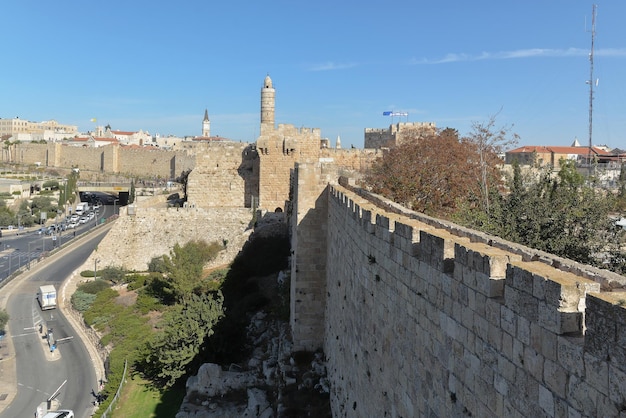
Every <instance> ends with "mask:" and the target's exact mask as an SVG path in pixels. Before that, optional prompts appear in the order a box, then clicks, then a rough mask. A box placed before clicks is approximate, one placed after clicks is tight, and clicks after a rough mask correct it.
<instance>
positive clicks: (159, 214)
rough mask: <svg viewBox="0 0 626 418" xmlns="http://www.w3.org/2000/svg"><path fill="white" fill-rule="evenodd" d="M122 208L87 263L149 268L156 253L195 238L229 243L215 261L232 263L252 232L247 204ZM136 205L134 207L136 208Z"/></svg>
mask: <svg viewBox="0 0 626 418" xmlns="http://www.w3.org/2000/svg"><path fill="white" fill-rule="evenodd" d="M129 208H130V207H124V208H120V217H119V219H117V221H115V225H114V226H113V227H112V228H111V231H110V232H109V233H108V234H107V235H106V237H104V239H103V240H102V241H101V242H100V244H98V247H97V249H96V251H94V252H93V253H92V255H91V256H90V258H89V260H87V262H86V263H85V266H86V268H93V266H94V259H97V260H99V261H98V266H99V268H104V267H109V266H112V267H122V268H124V269H126V270H129V271H133V270H134V271H146V270H147V267H148V263H149V262H150V261H151V260H152V258H154V257H159V256H162V255H164V254H169V253H170V251H171V249H172V248H174V245H176V244H179V245H184V244H186V243H187V242H189V241H193V240H204V241H206V242H218V243H219V244H224V243H225V244H226V248H225V251H222V253H220V254H219V256H218V258H217V259H216V260H214V261H213V262H212V263H211V266H215V267H217V266H220V265H225V264H228V263H230V262H231V261H232V260H233V259H234V258H235V256H236V255H237V253H238V252H239V250H241V248H242V247H243V244H244V243H245V242H246V240H247V238H248V235H249V234H250V232H251V229H250V223H251V221H252V215H253V214H252V212H251V211H250V209H245V208H210V209H201V208H196V207H186V208H167V209H166V208H145V207H141V206H139V207H135V208H134V209H135V215H128V213H129ZM132 210H133V209H130V212H132Z"/></svg>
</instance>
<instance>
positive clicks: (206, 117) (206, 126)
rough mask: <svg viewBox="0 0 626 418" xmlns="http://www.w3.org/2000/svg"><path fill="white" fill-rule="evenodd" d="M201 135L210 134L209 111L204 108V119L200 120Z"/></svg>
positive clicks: (206, 135) (207, 136)
mask: <svg viewBox="0 0 626 418" xmlns="http://www.w3.org/2000/svg"><path fill="white" fill-rule="evenodd" d="M202 136H203V137H205V138H209V137H210V136H211V121H210V120H209V111H208V110H206V109H204V119H203V120H202Z"/></svg>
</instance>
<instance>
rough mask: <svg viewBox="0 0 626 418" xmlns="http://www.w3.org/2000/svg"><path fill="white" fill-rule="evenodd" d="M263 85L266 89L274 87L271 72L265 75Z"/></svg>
mask: <svg viewBox="0 0 626 418" xmlns="http://www.w3.org/2000/svg"><path fill="white" fill-rule="evenodd" d="M263 87H264V88H266V89H271V88H272V79H271V78H270V75H269V74H268V75H267V76H265V81H263Z"/></svg>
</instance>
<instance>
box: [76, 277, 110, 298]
mask: <svg viewBox="0 0 626 418" xmlns="http://www.w3.org/2000/svg"><path fill="white" fill-rule="evenodd" d="M91 275H92V276H93V272H92V274H91ZM109 287H111V285H110V284H109V283H108V282H107V281H105V280H102V279H96V280H91V281H88V282H85V283H81V284H80V285H78V290H79V291H81V292H84V293H90V294H92V295H95V294H97V293H98V292H100V291H102V290H104V289H108V288H109Z"/></svg>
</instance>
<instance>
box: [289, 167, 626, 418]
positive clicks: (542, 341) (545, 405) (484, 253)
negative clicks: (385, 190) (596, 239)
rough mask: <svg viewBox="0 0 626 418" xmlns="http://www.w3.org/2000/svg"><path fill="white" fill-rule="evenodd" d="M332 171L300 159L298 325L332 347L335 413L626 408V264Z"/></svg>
mask: <svg viewBox="0 0 626 418" xmlns="http://www.w3.org/2000/svg"><path fill="white" fill-rule="evenodd" d="M323 177H324V176H323V173H322V172H321V167H320V166H319V165H313V164H311V165H299V166H298V167H297V168H296V173H295V179H296V180H297V189H298V190H296V191H294V196H295V198H294V201H293V208H292V214H293V216H292V218H293V227H294V228H295V229H294V237H295V238H294V239H293V243H294V244H295V245H294V248H293V249H294V257H293V258H292V263H293V265H292V279H291V280H292V282H291V283H292V299H293V300H292V330H293V338H294V345H295V348H296V349H316V348H320V347H323V349H324V351H325V354H326V356H327V367H328V376H329V380H330V383H331V387H332V390H331V405H332V410H333V416H335V417H361V416H380V417H383V416H389V417H394V416H395V417H415V416H440V417H451V416H455V417H462V416H468V417H469V416H473V417H490V416H494V417H495V416H506V417H528V416H548V417H581V416H623V415H624V414H625V413H626V361H625V360H626V329H625V328H626V309H625V308H626V294H624V293H622V292H621V291H620V288H621V287H623V285H624V278H623V277H622V276H618V275H615V274H611V273H608V272H604V271H601V270H597V269H593V268H591V267H588V266H583V265H579V264H577V263H575V262H572V261H568V260H564V259H559V258H557V257H554V256H551V255H549V254H545V253H541V252H538V251H534V250H532V249H530V248H526V247H523V246H517V245H515V244H512V243H507V242H505V241H501V240H498V239H497V238H495V237H490V236H488V235H485V234H480V233H477V232H476V231H471V230H466V229H463V228H461V227H458V226H455V225H453V224H449V223H446V222H443V221H440V220H437V219H434V218H428V217H426V216H423V215H420V214H417V213H414V212H410V211H408V210H403V209H401V208H400V207H398V206H396V205H393V204H391V203H389V202H385V201H384V200H383V199H380V198H378V197H375V196H374V197H369V198H368V199H365V198H364V197H365V196H361V195H359V194H358V193H356V189H355V190H352V189H351V188H348V187H343V186H339V185H333V184H332V183H331V185H327V186H326V187H323V183H324V180H322V179H323ZM326 184H328V183H326ZM346 186H347V185H346ZM316 192H319V195H317V197H312V193H316ZM305 196H306V197H305ZM374 203H377V204H378V205H375V204H374ZM379 205H383V206H384V207H380V206H379ZM603 289H607V290H609V289H611V290H613V291H611V292H608V291H602V290H603ZM320 326H321V329H320Z"/></svg>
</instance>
